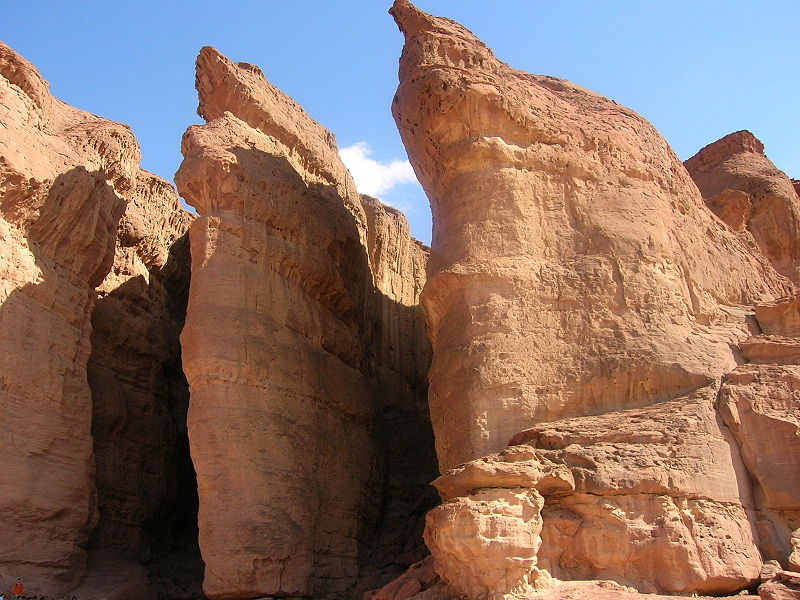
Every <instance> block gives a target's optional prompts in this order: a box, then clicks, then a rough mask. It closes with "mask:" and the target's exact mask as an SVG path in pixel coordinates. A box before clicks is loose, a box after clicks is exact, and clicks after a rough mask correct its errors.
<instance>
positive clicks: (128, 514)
mask: <svg viewBox="0 0 800 600" xmlns="http://www.w3.org/2000/svg"><path fill="white" fill-rule="evenodd" d="M191 220H192V215H191V214H190V213H188V212H187V211H185V210H184V209H182V208H181V206H180V203H179V200H178V195H177V193H176V192H175V190H174V188H173V187H172V186H171V185H170V184H168V183H167V182H165V181H163V180H162V179H160V178H158V177H156V176H154V175H151V174H149V173H146V172H141V173H140V174H139V175H138V177H137V180H136V195H135V197H134V198H133V199H131V201H129V202H128V205H127V207H126V209H125V213H124V215H123V216H122V219H121V220H120V224H119V228H118V231H117V244H116V248H115V252H114V263H113V266H112V269H111V272H110V273H109V274H108V276H107V277H106V278H105V279H104V280H103V282H102V284H101V285H100V286H99V288H98V292H99V299H98V300H97V302H96V304H95V307H94V311H93V313H92V338H91V346H92V353H91V357H90V359H89V365H88V377H89V384H90V386H91V390H92V400H93V418H92V437H93V438H94V451H95V459H96V463H97V488H98V508H99V512H100V519H99V522H98V525H97V527H96V528H95V530H94V532H93V534H92V543H91V546H92V547H93V548H95V549H102V551H103V552H106V553H107V552H108V551H109V550H111V549H114V550H117V551H118V552H120V553H122V554H124V555H125V556H126V558H129V559H134V560H143V559H144V560H151V559H152V555H153V554H154V553H155V554H159V553H160V552H163V551H165V550H167V549H169V547H170V545H171V544H172V543H173V542H174V539H173V538H174V532H173V531H172V530H173V528H174V527H175V526H176V522H177V521H179V520H180V519H182V518H184V516H186V518H187V519H191V518H192V516H191V513H192V508H191V504H192V500H191V497H192V495H194V497H196V493H195V491H194V488H195V483H194V481H193V471H192V467H191V462H190V460H189V452H188V437H187V434H186V411H187V409H188V402H189V389H188V384H187V383H186V379H185V378H184V376H183V371H182V369H181V361H180V342H179V335H180V331H181V328H182V327H183V320H184V317H185V314H186V298H187V295H188V291H189V266H190V258H189V247H188V235H187V233H188V229H189V224H190V223H191ZM195 504H196V502H195ZM194 510H195V512H196V509H194ZM187 513H188V515H187ZM195 546H196V541H195Z"/></svg>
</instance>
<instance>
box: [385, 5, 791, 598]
mask: <svg viewBox="0 0 800 600" xmlns="http://www.w3.org/2000/svg"><path fill="white" fill-rule="evenodd" d="M391 12H392V14H393V16H394V17H395V20H396V21H397V23H398V25H399V27H400V29H401V31H402V32H403V34H404V36H405V46H404V49H403V54H402V57H401V60H400V85H399V88H398V91H397V95H396V96H395V99H394V103H393V112H394V115H395V119H396V121H397V124H398V127H399V129H400V132H401V135H402V137H403V141H404V143H405V145H406V149H407V150H408V154H409V158H410V160H411V162H412V164H413V166H414V169H415V171H416V173H417V175H418V177H419V179H420V181H421V182H422V184H423V186H424V187H425V190H426V192H427V194H428V196H429V198H430V200H431V208H432V211H433V219H434V235H433V243H432V248H431V257H430V259H429V263H428V281H427V284H426V287H425V289H424V291H423V294H422V305H423V308H424V310H425V315H426V318H427V321H428V330H429V335H430V337H431V341H432V345H433V362H432V366H431V371H430V393H429V401H430V409H431V418H432V422H433V427H434V431H435V435H436V448H437V455H438V458H439V463H440V467H441V469H442V472H443V475H442V476H441V477H440V478H439V479H437V480H436V481H435V482H434V485H436V487H437V489H438V490H439V492H440V495H441V496H442V499H443V504H442V505H441V506H439V507H436V508H435V509H433V510H432V511H430V512H429V513H428V515H427V523H426V530H425V539H426V542H427V545H428V547H429V549H430V550H431V553H432V555H433V566H434V569H435V571H436V573H437V574H438V576H439V577H440V578H441V580H442V582H443V583H438V584H433V583H430V582H429V583H430V584H431V585H432V587H431V589H430V590H427V591H423V592H421V593H419V594H417V595H416V596H410V597H418V598H420V600H421V599H422V598H425V597H428V596H426V594H429V593H430V594H431V595H434V597H447V598H454V597H459V598H469V599H470V600H483V599H486V598H493V599H494V598H511V597H527V596H525V595H526V594H532V593H534V592H536V591H541V590H544V589H547V588H549V587H553V586H556V585H557V584H558V582H559V581H565V580H583V581H586V580H598V579H600V580H613V581H615V582H617V583H619V584H623V585H626V586H631V587H634V588H636V589H638V590H639V591H640V592H649V593H669V594H685V595H689V594H698V593H707V594H725V593H735V592H738V591H740V590H743V589H744V588H747V587H750V586H752V585H753V584H754V583H755V582H757V580H758V577H759V572H760V569H761V565H762V562H763V560H764V559H765V558H774V559H776V560H778V561H780V563H781V564H782V565H784V566H786V565H788V564H789V562H790V560H791V559H790V554H791V553H792V552H793V551H794V547H795V546H796V545H797V544H796V543H795V542H794V540H795V539H796V538H797V536H798V534H797V533H796V532H795V530H796V529H797V506H796V502H795V501H794V498H795V497H796V496H797V494H796V490H797V485H798V484H797V482H795V481H794V479H795V475H796V473H795V471H796V469H795V468H794V465H795V464H798V463H797V460H798V458H800V456H798V455H797V448H796V446H797V444H796V436H797V432H798V428H797V425H798V422H797V419H796V418H795V416H794V413H795V411H796V403H797V392H796V391H795V385H794V379H793V378H794V377H795V373H794V371H793V368H794V367H793V364H794V363H795V362H797V359H796V354H795V349H796V344H795V342H796V340H794V339H792V338H791V337H787V336H788V335H796V333H795V332H794V329H796V323H797V315H796V300H785V299H781V297H784V296H789V295H791V294H792V293H794V289H795V288H794V285H793V284H792V281H791V280H794V279H795V276H794V271H793V269H794V267H793V265H792V262H791V261H792V260H793V259H792V250H791V247H792V244H793V243H794V242H792V241H791V240H793V239H794V238H796V226H795V224H794V220H793V218H790V217H791V214H793V213H792V211H793V210H794V208H793V206H794V204H796V197H795V196H794V194H793V193H792V194H791V195H789V194H782V196H781V198H780V200H779V201H778V200H776V201H775V202H776V203H777V204H779V205H780V206H781V207H782V208H781V210H782V211H783V212H781V213H780V214H784V215H789V216H788V217H786V218H785V219H783V220H784V221H785V222H784V223H783V224H782V227H783V229H780V228H779V229H778V231H777V232H776V231H775V227H773V225H771V224H770V223H771V222H766V220H767V219H766V217H762V220H764V224H763V226H759V227H755V226H753V227H750V226H748V225H747V224H746V222H747V219H741V220H742V224H739V225H737V224H736V223H733V222H732V220H731V219H725V218H724V217H723V220H725V222H726V223H727V224H726V223H723V222H722V221H721V220H720V219H718V218H716V217H715V216H714V214H712V212H711V211H710V210H709V209H708V207H707V206H706V204H705V203H704V201H703V198H702V197H701V194H700V193H699V191H698V189H697V187H696V186H695V184H694V182H693V181H692V179H691V178H690V176H689V173H688V172H687V171H686V168H684V166H683V164H682V163H681V162H680V161H679V160H678V158H677V157H676V156H675V154H674V153H673V152H672V150H671V149H670V148H669V146H668V145H667V143H666V142H665V141H664V140H663V138H662V137H661V136H660V135H659V134H658V133H657V132H656V131H655V129H654V128H653V127H652V126H651V125H650V124H649V123H648V122H646V121H645V120H644V119H642V118H641V117H639V116H638V115H636V114H635V113H634V112H632V111H630V110H628V109H626V108H624V107H622V106H620V105H618V104H616V103H615V102H612V101H611V100H608V99H606V98H603V97H602V96H599V95H598V94H595V93H593V92H591V91H589V90H585V89H583V88H580V87H579V86H577V85H575V84H572V83H570V82H568V81H564V80H560V79H556V78H553V77H545V76H538V75H529V74H527V73H522V72H520V71H515V70H513V69H512V68H510V67H509V66H508V65H506V64H504V63H502V62H500V61H499V60H498V59H497V58H495V56H494V55H493V54H492V53H491V51H490V50H488V49H487V48H486V46H485V45H483V44H482V43H481V42H480V40H478V39H477V38H476V37H475V36H474V35H472V34H471V33H470V32H469V31H467V30H466V29H464V28H463V27H462V26H460V25H458V24H457V23H454V22H453V21H450V20H448V19H444V18H438V17H432V16H430V15H428V14H426V13H424V12H422V11H420V10H418V9H416V8H415V7H414V6H413V5H412V4H411V3H410V2H408V1H407V0H396V1H395V3H394V6H393V8H392V11H391ZM740 137H742V136H740ZM745 137H746V136H745ZM750 137H752V136H750ZM756 150H757V149H756ZM704 152H705V151H704ZM701 154H702V153H701ZM762 158H763V156H762ZM693 160H694V159H693ZM748 160H749V159H748ZM764 160H766V159H765V158H764ZM764 160H761V162H759V165H761V166H763V169H762V171H763V172H761V171H760V172H758V173H757V174H752V173H749V174H748V176H750V177H751V179H756V178H757V176H759V177H762V178H765V177H767V175H769V176H771V175H774V173H773V172H770V173H769V174H767V175H765V172H766V171H767V167H766V166H764ZM689 162H691V161H689ZM687 165H688V163H687ZM759 168H760V167H759ZM709 171H710V169H709ZM773 171H774V169H773ZM710 177H716V175H714V174H713V173H712V174H711V175H710ZM776 177H777V176H776ZM784 179H786V178H785V177H784ZM787 181H788V179H787ZM756 183H757V184H758V185H761V187H764V185H766V184H764V183H763V181H759V182H756ZM756 183H753V186H752V187H753V188H755V187H758V185H756ZM726 185H727V184H726ZM731 185H732V184H731ZM702 187H703V186H701V189H702ZM745 187H746V186H745V184H744V183H740V184H739V188H737V189H744V188H745ZM783 187H786V186H783ZM726 189H727V188H726ZM790 191H791V190H790ZM704 193H706V192H705V191H704ZM738 193H739V195H740V196H741V197H742V198H743V197H744V194H743V193H742V192H738ZM747 193H748V194H751V195H752V194H754V193H755V192H754V191H753V190H752V189H750V188H748V191H747ZM737 197H738V196H737ZM740 199H741V198H740ZM745 199H746V198H745ZM748 201H749V202H751V204H752V205H753V207H754V208H753V215H755V213H756V208H755V206H756V204H757V201H756V200H748ZM712 208H713V207H712ZM776 210H777V209H776ZM763 211H764V214H765V215H766V214H768V213H769V212H770V209H769V208H768V207H766V208H764V209H763ZM729 212H730V211H729ZM748 218H749V219H750V222H753V223H758V222H759V219H756V218H755V217H748ZM774 218H778V217H774ZM773 220H774V219H773ZM729 225H730V226H729ZM731 227H733V229H732V228H731ZM770 228H772V229H770ZM762 229H763V231H762ZM769 235H772V236H773V237H774V236H777V237H778V238H780V240H781V241H780V244H775V246H776V247H778V246H779V247H780V252H770V251H769V250H770V249H769V248H766V246H765V244H764V242H763V240H764V239H766V238H767V237H768V236H769ZM773 265H774V268H773ZM776 269H778V270H779V271H780V273H779V272H778V271H776ZM759 315H761V317H759ZM765 315H769V316H768V317H767V316H765ZM769 319H771V326H772V327H773V328H774V329H775V331H774V332H771V333H770V332H767V330H766V328H767V326H766V325H765V321H766V320H769ZM779 332H783V333H779ZM790 490H794V493H793V492H790ZM793 494H794V495H793ZM398 581H400V580H398ZM389 587H391V586H389ZM387 589H388V588H387ZM437 594H438V595H437Z"/></svg>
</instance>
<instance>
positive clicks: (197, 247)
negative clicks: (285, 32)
mask: <svg viewBox="0 0 800 600" xmlns="http://www.w3.org/2000/svg"><path fill="white" fill-rule="evenodd" d="M197 85H198V91H199V93H200V109H199V112H200V114H201V115H203V116H204V117H205V118H206V119H207V120H208V124H207V125H205V126H202V127H191V128H189V130H188V131H187V133H186V135H185V136H184V140H183V152H184V155H185V160H184V162H183V165H182V166H181V169H180V171H179V172H178V174H177V176H176V177H177V183H178V186H179V189H180V191H181V194H182V195H183V196H184V197H185V198H186V199H187V201H188V202H189V203H190V204H192V205H193V206H194V207H195V208H197V210H198V212H199V213H200V217H199V218H198V219H197V220H196V221H195V222H194V223H193V225H192V229H191V245H192V284H191V292H190V297H189V308H188V313H187V321H186V327H185V329H184V332H183V334H182V344H183V348H184V367H185V371H186V375H187V378H188V380H189V383H190V386H191V406H190V411H189V437H190V440H191V444H192V458H193V461H194V464H195V466H196V469H197V475H198V486H199V494H200V514H199V526H200V546H201V550H202V552H203V558H204V560H205V563H206V577H205V582H204V589H205V592H206V593H207V594H208V595H209V596H210V597H213V598H250V597H254V596H271V595H281V596H282V595H288V596H304V597H305V596H313V597H317V598H324V597H328V596H329V595H335V594H344V593H346V591H347V590H348V589H350V588H352V586H353V584H354V583H355V579H356V577H357V576H358V575H359V562H358V559H359V556H361V558H362V559H364V558H365V557H369V556H373V559H374V560H377V558H374V556H375V555H376V554H377V555H380V554H381V553H382V552H385V550H381V548H380V542H378V543H377V544H370V543H368V542H367V539H366V536H367V535H368V534H369V535H370V536H371V537H374V538H379V537H382V536H378V535H372V534H371V533H370V532H369V528H368V527H367V526H368V525H369V524H371V523H374V522H376V521H379V522H383V523H384V525H383V526H384V528H385V529H386V531H387V533H386V534H385V535H387V536H389V537H390V536H391V534H389V532H390V531H397V530H398V529H400V527H401V526H402V523H403V521H402V518H403V515H404V514H405V515H408V511H410V510H412V509H411V507H412V506H413V502H410V500H414V501H416V500H417V498H416V497H415V496H414V494H416V495H419V493H420V492H421V488H422V487H423V486H424V484H425V481H424V478H426V477H427V478H429V477H430V471H431V470H432V468H433V465H432V464H431V452H430V445H429V440H430V433H429V432H428V433H426V432H425V429H424V426H423V424H424V415H425V407H424V393H425V375H424V374H425V373H426V371H427V361H428V352H429V348H428V346H427V343H426V341H425V339H424V336H423V331H424V330H423V326H422V319H421V315H420V314H419V308H418V296H419V292H420V290H421V289H422V286H423V283H424V264H425V262H426V258H427V257H426V254H427V253H426V251H425V249H424V248H422V247H421V246H420V245H418V244H416V243H415V242H414V241H413V240H412V239H411V238H410V235H409V234H408V228H407V224H405V222H404V219H400V218H399V217H398V216H397V215H396V214H394V213H393V212H392V211H391V210H390V209H386V208H384V207H381V206H380V205H379V204H378V203H376V202H374V201H372V200H370V199H367V198H362V197H360V196H359V195H358V194H357V193H356V190H355V186H354V184H353V181H352V179H351V177H350V175H349V174H348V173H347V170H346V169H345V167H344V165H343V164H342V162H341V160H340V159H339V155H338V151H337V148H336V143H335V139H334V137H333V135H332V134H331V133H330V132H328V131H327V130H325V129H324V128H323V127H322V126H321V125H319V124H318V123H316V122H315V121H313V120H312V119H311V118H310V117H309V116H308V115H307V114H306V113H305V112H304V111H303V110H302V108H300V107H299V106H298V105H297V104H296V103H294V102H293V101H292V100H291V99H290V98H289V97H288V96H286V95H284V94H283V93H281V92H280V91H279V90H277V88H275V87H274V86H272V85H271V84H270V83H269V82H268V81H267V80H266V79H265V78H264V76H263V74H262V73H261V72H260V70H258V68H256V67H253V66H251V65H247V64H244V63H238V64H234V63H232V62H230V61H228V60H227V59H226V58H225V57H223V56H222V55H220V54H219V53H218V52H216V51H215V50H213V49H212V48H204V49H203V50H202V51H201V53H200V57H199V58H198V73H197ZM387 234H388V236H387ZM392 414H394V415H395V416H397V415H399V416H397V418H396V420H391V415H392ZM387 419H388V420H387ZM404 421H405V422H404ZM391 426H394V427H398V429H399V431H400V433H399V434H397V436H396V438H397V441H398V444H397V448H396V449H394V450H392V451H389V449H388V448H387V444H390V443H391V442H392V441H393V439H394V437H395V435H394V433H393V432H391ZM390 432H391V433H390ZM426 436H427V437H426ZM426 452H427V453H426ZM400 453H404V455H403V454H400ZM384 456H387V457H388V458H384ZM415 459H416V460H415ZM409 461H413V462H411V463H409ZM403 465H405V466H403ZM398 469H400V470H402V469H405V470H404V471H402V472H399V471H398ZM415 471H416V472H415ZM426 473H428V475H426ZM379 475H380V476H379ZM384 475H385V476H386V478H387V480H388V484H387V485H388V486H389V488H390V490H389V492H388V493H387V494H386V495H388V496H390V500H389V501H388V502H389V504H388V505H386V506H381V503H380V502H376V498H380V497H381V496H382V495H383V490H382V489H381V487H380V485H381V484H380V482H381V480H383V479H384ZM421 477H422V478H423V481H420V480H419V479H420V478H421ZM403 488H406V491H405V492H403V493H405V494H406V495H409V494H411V498H407V497H406V498H404V497H402V496H398V495H397V493H396V492H397V490H401V489H403ZM422 506H427V504H426V503H423V504H422ZM417 510H419V509H417ZM380 511H383V513H382V514H381V513H380ZM404 511H405V513H404ZM393 517H396V518H398V521H399V523H400V525H397V524H395V523H394V522H393ZM384 519H386V521H383V520H384ZM413 537H414V536H413V535H407V536H406V539H411V538H413ZM397 541H398V542H399V541H401V538H399V537H398V538H397ZM397 545H398V544H395V548H396V547H397ZM376 546H377V547H376ZM395 552H396V550H395Z"/></svg>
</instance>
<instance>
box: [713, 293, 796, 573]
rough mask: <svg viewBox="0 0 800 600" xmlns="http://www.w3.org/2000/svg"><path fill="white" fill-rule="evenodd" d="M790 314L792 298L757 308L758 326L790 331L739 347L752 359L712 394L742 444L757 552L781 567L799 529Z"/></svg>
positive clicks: (787, 560)
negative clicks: (752, 499)
mask: <svg viewBox="0 0 800 600" xmlns="http://www.w3.org/2000/svg"><path fill="white" fill-rule="evenodd" d="M797 311H798V302H797V297H796V296H795V297H789V298H786V299H784V300H783V301H779V302H772V303H770V304H768V305H766V306H757V307H756V315H757V319H758V321H759V325H761V328H762V330H764V331H766V332H768V334H769V333H782V334H784V336H791V335H792V334H794V336H793V337H784V336H777V335H759V336H754V338H752V339H751V340H748V341H747V343H746V344H744V345H743V349H744V348H746V349H748V351H749V353H750V359H751V361H752V363H751V364H747V365H742V366H740V367H738V368H737V369H735V370H734V371H732V372H731V373H729V374H728V375H726V376H725V379H724V381H723V386H722V391H721V393H720V398H719V412H720V415H721V416H722V419H723V420H724V422H725V424H726V425H727V427H728V428H729V429H730V431H731V432H732V433H733V435H734V437H735V439H736V441H737V444H738V446H739V447H740V448H741V453H742V457H743V459H744V462H745V464H746V465H747V469H748V471H749V474H750V480H751V481H752V484H753V488H754V497H755V508H756V509H757V515H756V522H755V525H756V528H757V530H758V534H759V537H760V540H761V544H760V545H761V551H762V553H763V555H764V558H765V559H772V560H777V561H779V562H780V563H781V564H782V565H784V566H788V565H789V564H790V563H791V554H792V552H793V551H794V543H793V538H792V536H793V531H795V530H797V529H798V528H800V495H798V490H800V417H799V416H798V415H800V353H799V352H798V348H800V339H798V336H797V332H796V331H795V328H796V322H797V314H796V313H797ZM781 321H782V322H781ZM765 338H766V339H765ZM745 356H747V353H745Z"/></svg>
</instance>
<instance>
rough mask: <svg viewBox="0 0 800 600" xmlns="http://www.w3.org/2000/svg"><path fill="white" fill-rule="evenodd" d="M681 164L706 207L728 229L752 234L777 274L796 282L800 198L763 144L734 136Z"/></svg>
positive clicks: (741, 135) (742, 133) (799, 275)
mask: <svg viewBox="0 0 800 600" xmlns="http://www.w3.org/2000/svg"><path fill="white" fill-rule="evenodd" d="M685 164H686V168H687V169H688V170H689V173H690V174H691V176H692V179H694V181H695V183H696V184H697V187H699V188H700V191H701V192H702V194H703V198H705V200H706V203H707V204H708V206H709V208H710V209H711V210H712V211H714V213H715V214H716V215H717V216H718V217H719V218H720V219H722V220H723V221H725V222H726V223H728V225H730V226H731V227H732V228H733V229H735V230H737V231H744V230H745V229H747V231H749V232H750V233H752V234H753V237H754V238H755V240H756V242H757V243H758V247H759V248H760V249H761V251H762V252H763V253H764V255H765V256H766V257H767V258H769V260H770V262H772V264H773V266H774V267H775V268H776V269H777V270H778V272H779V273H782V274H783V275H785V276H786V277H788V278H789V279H791V280H792V281H794V282H795V283H799V282H800V272H799V271H798V266H800V241H799V240H800V198H798V197H797V194H796V192H795V190H794V189H793V187H792V182H791V180H790V179H789V178H788V177H787V176H786V174H785V173H783V171H780V170H779V169H777V168H776V167H775V165H773V164H772V162H771V161H770V160H769V159H768V158H767V157H766V155H765V154H764V144H762V143H761V142H760V141H759V140H757V139H756V138H755V136H754V135H753V134H752V133H750V132H749V131H737V132H736V133H731V134H730V135H726V136H725V137H724V138H722V139H720V140H717V141H716V142H714V143H713V144H709V145H708V146H706V147H705V148H703V149H702V150H700V151H699V152H698V153H697V154H695V155H694V156H693V157H692V158H690V159H689V160H687V161H686V163H685Z"/></svg>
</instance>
